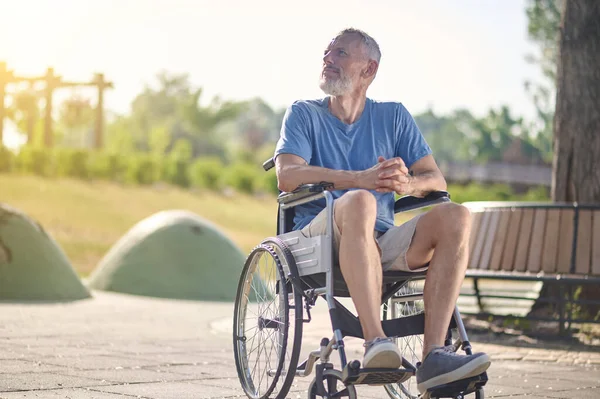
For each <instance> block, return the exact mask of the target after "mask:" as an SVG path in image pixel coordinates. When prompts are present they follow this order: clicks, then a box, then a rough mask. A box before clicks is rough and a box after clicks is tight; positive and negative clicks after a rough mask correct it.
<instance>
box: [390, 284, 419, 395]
mask: <svg viewBox="0 0 600 399" xmlns="http://www.w3.org/2000/svg"><path fill="white" fill-rule="evenodd" d="M417 284H418V282H417V281H409V282H408V283H407V284H406V285H405V286H404V287H402V288H400V290H399V291H398V292H397V293H396V295H394V297H392V298H390V300H389V301H388V302H387V304H385V305H384V306H387V309H384V317H386V316H388V315H389V317H386V318H388V319H390V320H391V319H398V318H401V317H406V316H412V315H415V314H419V313H422V312H423V311H424V306H423V300H422V299H419V300H413V301H410V302H404V303H396V302H395V298H397V297H398V296H401V295H406V294H413V293H417V292H422V290H421V289H420V287H418V286H417ZM394 341H395V342H396V344H397V345H398V347H399V348H400V352H401V353H402V356H403V357H404V358H405V359H407V360H408V361H409V362H410V363H411V364H413V365H415V366H416V365H417V363H418V362H420V361H421V357H422V353H423V335H410V336H407V337H400V338H394ZM384 388H385V390H386V392H387V393H388V395H389V396H390V397H391V398H392V399H415V398H417V397H419V391H418V390H417V378H416V377H411V378H409V379H408V380H406V381H404V382H403V383H401V384H387V385H384Z"/></svg>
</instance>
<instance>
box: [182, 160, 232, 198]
mask: <svg viewBox="0 0 600 399" xmlns="http://www.w3.org/2000/svg"><path fill="white" fill-rule="evenodd" d="M224 169H225V167H224V165H223V162H221V160H220V159H219V158H217V157H203V158H198V159H197V160H196V161H195V162H193V163H192V165H191V166H190V180H191V183H192V185H193V186H194V187H201V188H207V189H209V190H217V189H219V188H220V187H221V177H222V175H223V173H224Z"/></svg>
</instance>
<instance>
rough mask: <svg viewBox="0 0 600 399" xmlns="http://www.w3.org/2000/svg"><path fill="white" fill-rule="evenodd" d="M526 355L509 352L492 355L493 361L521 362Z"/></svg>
mask: <svg viewBox="0 0 600 399" xmlns="http://www.w3.org/2000/svg"><path fill="white" fill-rule="evenodd" d="M523 357H524V355H523V354H521V353H518V352H512V353H511V352H508V353H494V354H492V355H490V358H491V359H492V361H495V360H521V359H523Z"/></svg>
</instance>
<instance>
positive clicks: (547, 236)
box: [542, 209, 560, 273]
mask: <svg viewBox="0 0 600 399" xmlns="http://www.w3.org/2000/svg"><path fill="white" fill-rule="evenodd" d="M559 232H560V209H548V211H547V214H546V229H545V232H544V249H543V250H542V270H543V271H544V272H545V273H554V272H555V271H556V263H557V262H556V259H557V256H558V235H559Z"/></svg>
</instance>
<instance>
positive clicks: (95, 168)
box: [89, 152, 127, 181]
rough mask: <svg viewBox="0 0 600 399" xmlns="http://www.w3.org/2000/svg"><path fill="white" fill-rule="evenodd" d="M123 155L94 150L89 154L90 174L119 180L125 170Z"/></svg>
mask: <svg viewBox="0 0 600 399" xmlns="http://www.w3.org/2000/svg"><path fill="white" fill-rule="evenodd" d="M125 162H126V160H125V159H124V157H122V156H120V155H118V154H115V153H107V152H94V153H92V154H91V156H90V163H89V172H90V176H91V177H94V178H98V179H109V180H113V181H120V180H121V179H122V178H123V175H124V173H125V171H126V170H127V164H126V163H125Z"/></svg>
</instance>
